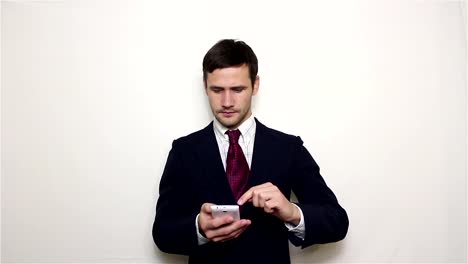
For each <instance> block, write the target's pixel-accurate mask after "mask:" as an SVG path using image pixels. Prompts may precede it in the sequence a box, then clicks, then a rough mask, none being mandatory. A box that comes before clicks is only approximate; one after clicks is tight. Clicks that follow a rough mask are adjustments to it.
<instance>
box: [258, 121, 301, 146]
mask: <svg viewBox="0 0 468 264" xmlns="http://www.w3.org/2000/svg"><path fill="white" fill-rule="evenodd" d="M256 122H257V128H256V129H257V135H259V136H264V137H267V138H269V139H270V140H272V141H274V142H283V143H288V144H300V145H302V143H303V142H302V139H301V138H300V137H299V136H296V135H291V134H288V133H285V132H282V131H279V130H276V129H273V128H270V127H267V126H265V125H264V124H262V123H260V122H259V121H258V120H256Z"/></svg>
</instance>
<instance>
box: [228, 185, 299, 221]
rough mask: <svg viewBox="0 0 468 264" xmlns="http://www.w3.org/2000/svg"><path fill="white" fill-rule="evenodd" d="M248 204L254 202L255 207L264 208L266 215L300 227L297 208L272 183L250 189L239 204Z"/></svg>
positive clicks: (240, 199)
mask: <svg viewBox="0 0 468 264" xmlns="http://www.w3.org/2000/svg"><path fill="white" fill-rule="evenodd" d="M246 202H252V204H253V206H255V207H259V208H263V210H264V211H265V212H266V213H269V214H272V215H274V216H276V217H278V218H279V219H281V220H282V221H284V222H288V223H292V224H294V225H298V224H299V222H300V221H301V213H300V212H299V210H298V209H297V207H296V206H294V205H293V204H292V203H291V202H290V201H289V200H288V199H286V197H284V195H283V193H282V192H281V191H280V190H279V189H278V187H276V186H275V185H273V184H272V183H271V182H267V183H264V184H261V185H257V186H254V187H252V188H250V189H249V190H248V191H247V192H245V193H244V194H243V195H242V196H241V197H240V198H239V200H238V201H237V204H239V205H243V204H245V203H246Z"/></svg>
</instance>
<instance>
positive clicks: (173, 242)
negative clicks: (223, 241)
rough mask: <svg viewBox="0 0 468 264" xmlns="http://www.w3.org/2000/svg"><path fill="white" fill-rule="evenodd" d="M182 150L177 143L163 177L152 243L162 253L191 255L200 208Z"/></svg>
mask: <svg viewBox="0 0 468 264" xmlns="http://www.w3.org/2000/svg"><path fill="white" fill-rule="evenodd" d="M179 149H180V148H178V144H177V141H174V142H173V144H172V149H171V151H170V152H169V156H168V158H167V162H166V166H165V168H164V172H163V174H162V177H161V181H160V184H159V198H158V202H157V204H156V216H155V220H154V224H153V240H154V242H155V243H156V245H157V246H158V248H159V249H160V250H161V251H163V252H166V253H173V254H183V255H188V254H190V252H191V251H192V250H193V249H194V248H195V247H196V246H197V235H196V227H195V218H196V216H197V214H198V213H199V209H200V208H197V206H196V205H195V204H193V199H191V198H190V197H191V191H190V187H191V186H192V185H191V184H190V179H188V178H187V173H185V167H184V163H183V159H182V156H181V152H180V150H179Z"/></svg>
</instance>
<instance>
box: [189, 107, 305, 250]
mask: <svg viewBox="0 0 468 264" xmlns="http://www.w3.org/2000/svg"><path fill="white" fill-rule="evenodd" d="M238 129H239V131H240V132H241V135H240V137H239V145H240V147H241V149H242V152H244V155H245V159H246V160H247V163H248V164H249V169H250V168H251V165H252V154H253V148H254V142H255V131H256V129H257V124H256V123H255V119H254V116H253V115H250V117H249V118H248V119H247V120H245V121H244V122H243V123H242V124H241V125H240V126H239V127H238ZM213 130H214V133H215V136H216V142H217V143H218V148H219V154H220V155H221V160H222V161H223V166H224V170H226V159H227V153H228V149H229V136H228V135H227V134H226V131H228V128H226V127H225V126H223V125H222V124H221V123H220V122H219V121H218V120H217V119H216V118H215V119H214V121H213ZM293 205H294V206H296V207H297V209H299V212H300V214H301V221H300V222H299V224H298V225H297V226H294V225H292V224H290V223H284V224H285V226H286V227H287V228H288V230H289V231H290V232H293V233H294V235H296V236H297V237H299V238H301V239H304V237H305V225H304V214H303V213H302V210H301V208H299V206H297V205H295V204H294V203H293ZM198 216H199V215H197V218H196V220H195V226H196V228H197V235H198V244H199V245H203V244H205V243H207V242H208V241H209V240H208V239H207V238H206V237H204V236H202V235H201V234H200V231H199V229H198Z"/></svg>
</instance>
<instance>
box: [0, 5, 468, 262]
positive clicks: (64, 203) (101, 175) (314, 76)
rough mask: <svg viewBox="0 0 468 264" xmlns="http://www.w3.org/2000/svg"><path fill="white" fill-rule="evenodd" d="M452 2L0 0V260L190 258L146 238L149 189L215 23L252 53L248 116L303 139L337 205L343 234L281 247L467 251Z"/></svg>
mask: <svg viewBox="0 0 468 264" xmlns="http://www.w3.org/2000/svg"><path fill="white" fill-rule="evenodd" d="M464 8H466V7H465V4H464V2H461V1H458V2H457V1H390V0H389V1H297V0H296V1H268V2H267V1H226V2H222V1H189V0H186V1H128V2H124V1H102V0H101V1H78V0H77V1H2V2H1V34H2V42H1V51H2V54H1V63H2V64H1V74H2V77H1V85H2V93H1V127H2V129H1V134H2V135H1V140H2V142H1V143H2V145H1V150H2V151H1V157H2V159H1V161H2V163H1V165H2V166H1V180H2V182H1V207H2V210H1V232H2V233H1V253H2V256H1V262H2V263H7V262H96V263H102V262H132V263H135V262H152V263H167V262H171V263H184V262H185V260H186V259H185V258H184V257H176V256H170V255H167V254H163V253H160V252H159V251H158V250H157V249H156V248H155V246H154V245H153V242H152V238H151V226H152V222H153V217H154V207H155V202H156V199H157V187H158V182H159V177H160V175H161V173H162V169H163V166H164V164H165V161H166V157H167V154H168V151H169V149H170V146H171V142H172V140H173V139H174V138H177V137H180V136H183V135H186V134H188V133H190V132H192V131H194V130H196V129H199V128H201V127H203V126H205V125H206V124H207V123H208V122H209V121H210V119H211V115H210V113H209V109H208V107H207V100H206V98H205V96H204V94H203V88H202V83H201V76H202V74H201V60H202V57H203V55H204V54H205V52H206V51H207V50H208V48H210V47H211V46H212V45H213V44H214V43H215V42H216V41H217V40H219V39H221V38H240V39H242V40H245V41H246V42H247V43H248V44H250V45H251V46H252V48H253V49H254V50H255V51H256V53H257V56H258V57H259V61H260V76H261V85H260V92H259V94H258V96H257V97H256V98H255V102H254V103H255V105H254V113H255V115H256V116H257V117H258V118H259V119H260V120H261V121H263V122H264V123H265V124H267V125H268V126H270V127H273V128H276V129H279V130H282V131H284V132H288V133H291V134H296V135H300V136H301V137H302V139H303V140H304V141H305V145H306V147H307V148H308V149H309V150H310V152H311V153H312V155H313V156H314V157H315V159H316V160H317V162H318V163H319V165H320V166H321V169H322V174H323V176H324V177H325V179H326V181H327V183H328V184H329V185H330V186H331V188H332V189H333V190H334V191H335V193H336V195H337V196H338V199H339V200H340V202H341V204H342V205H343V206H344V207H345V209H346V210H347V211H348V213H349V217H350V229H349V233H348V236H347V238H346V239H345V240H344V241H342V242H339V243H335V244H328V245H321V246H313V247H310V248H307V249H305V250H299V249H295V248H292V252H293V257H292V258H293V262H295V263H315V262H320V263H343V262H352V263H371V262H380V263H391V262H466V261H467V239H466V237H467V228H466V221H467V217H466V212H467V202H466V193H467V192H466V188H467V180H466V164H467V155H466V143H467V133H466V132H467V131H466V124H467V111H466V109H467V108H466V82H467V79H466V75H467V65H466V58H467V46H466V15H464V13H463V12H464V10H465V9H464ZM465 13H466V12H465Z"/></svg>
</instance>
